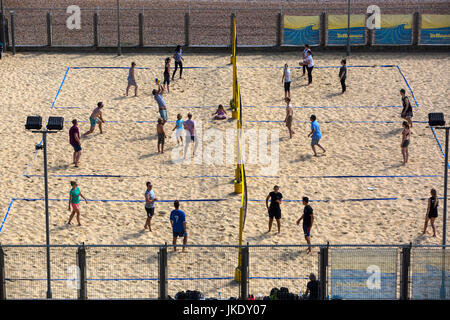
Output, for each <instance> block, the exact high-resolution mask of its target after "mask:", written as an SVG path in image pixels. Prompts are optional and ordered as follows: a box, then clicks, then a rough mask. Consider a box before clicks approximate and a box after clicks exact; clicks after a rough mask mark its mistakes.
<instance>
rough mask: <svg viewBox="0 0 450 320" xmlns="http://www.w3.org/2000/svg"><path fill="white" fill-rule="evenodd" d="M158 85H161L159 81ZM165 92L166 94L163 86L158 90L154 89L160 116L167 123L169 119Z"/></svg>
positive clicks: (153, 92) (159, 86)
mask: <svg viewBox="0 0 450 320" xmlns="http://www.w3.org/2000/svg"><path fill="white" fill-rule="evenodd" d="M158 83H159V81H158ZM163 92H164V88H163V86H161V85H160V84H159V85H158V90H156V89H153V91H152V94H153V97H154V98H155V100H156V102H157V103H158V110H159V114H160V116H161V118H162V119H163V122H164V123H166V122H167V120H168V118H167V108H166V102H165V101H164V98H163Z"/></svg>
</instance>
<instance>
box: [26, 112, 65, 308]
mask: <svg viewBox="0 0 450 320" xmlns="http://www.w3.org/2000/svg"><path fill="white" fill-rule="evenodd" d="M63 127H64V118H63V117H49V118H48V122H47V126H46V127H45V129H42V117H41V116H28V117H27V123H26V124H25V129H27V130H31V132H33V133H42V144H37V145H36V150H40V149H42V150H43V152H44V187H45V193H44V195H45V197H44V200H45V229H46V249H47V298H49V299H50V298H52V288H51V270H50V228H49V224H50V217H49V207H48V174H47V134H48V133H57V132H58V131H61V130H62V129H63Z"/></svg>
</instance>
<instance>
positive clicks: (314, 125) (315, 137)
mask: <svg viewBox="0 0 450 320" xmlns="http://www.w3.org/2000/svg"><path fill="white" fill-rule="evenodd" d="M309 119H310V120H311V132H310V133H309V134H308V138H309V137H311V148H312V149H313V152H314V156H316V157H317V152H316V145H317V146H319V148H320V149H322V150H323V153H325V149H324V148H323V147H322V146H321V145H320V144H319V141H320V139H322V132H320V126H319V123H318V122H317V120H316V116H315V115H311V117H310V118H309Z"/></svg>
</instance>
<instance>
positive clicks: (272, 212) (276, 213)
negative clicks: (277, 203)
mask: <svg viewBox="0 0 450 320" xmlns="http://www.w3.org/2000/svg"><path fill="white" fill-rule="evenodd" d="M269 218H270V219H273V218H275V219H281V209H276V208H269Z"/></svg>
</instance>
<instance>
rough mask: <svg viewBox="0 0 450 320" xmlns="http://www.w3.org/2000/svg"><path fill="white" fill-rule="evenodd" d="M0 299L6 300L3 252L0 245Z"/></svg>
mask: <svg viewBox="0 0 450 320" xmlns="http://www.w3.org/2000/svg"><path fill="white" fill-rule="evenodd" d="M0 300H6V281H5V252H3V248H2V246H1V245H0Z"/></svg>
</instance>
